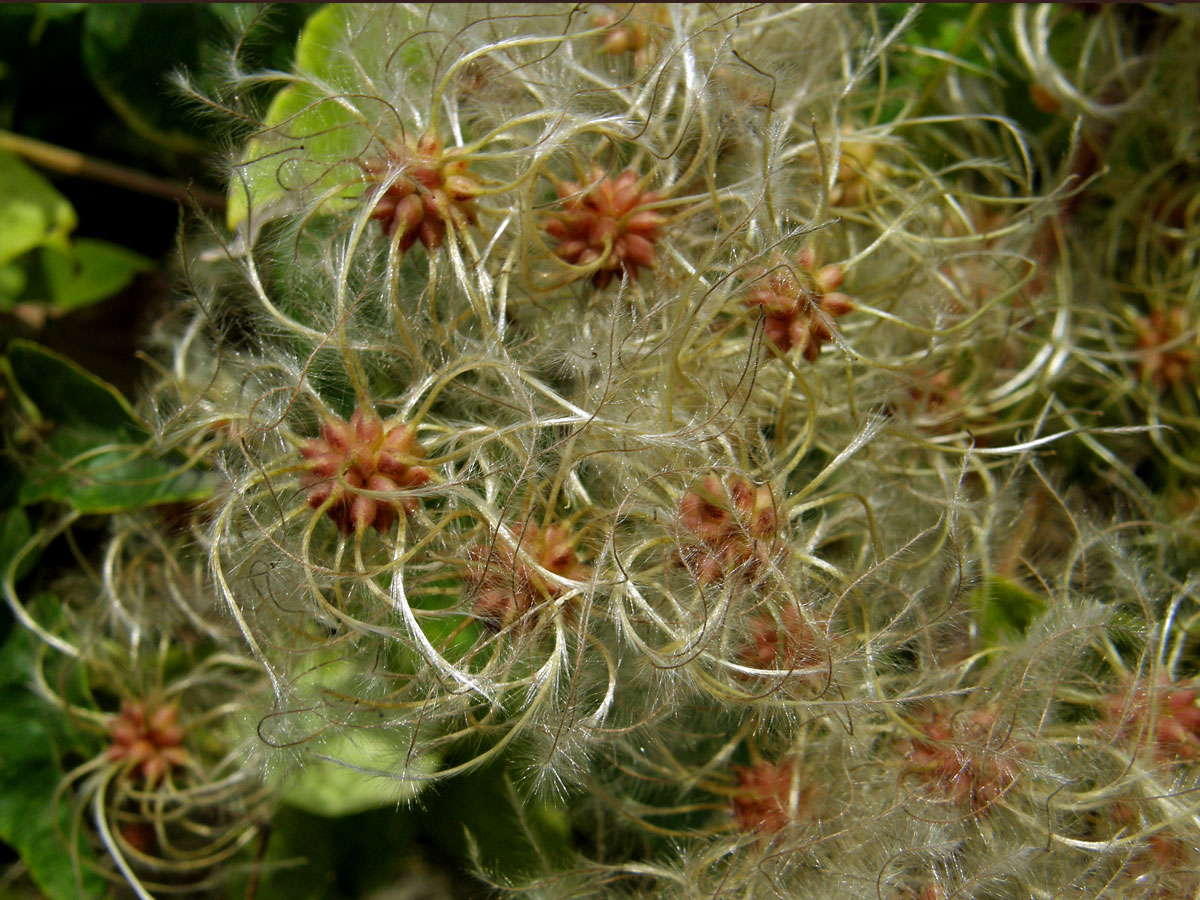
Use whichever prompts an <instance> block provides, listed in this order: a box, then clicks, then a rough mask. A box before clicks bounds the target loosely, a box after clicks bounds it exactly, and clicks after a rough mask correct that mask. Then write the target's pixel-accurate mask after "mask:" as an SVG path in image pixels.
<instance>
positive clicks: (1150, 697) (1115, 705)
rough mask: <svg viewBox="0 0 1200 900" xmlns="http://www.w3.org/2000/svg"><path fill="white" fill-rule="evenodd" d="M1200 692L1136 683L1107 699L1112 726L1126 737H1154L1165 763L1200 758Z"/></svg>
mask: <svg viewBox="0 0 1200 900" xmlns="http://www.w3.org/2000/svg"><path fill="white" fill-rule="evenodd" d="M1198 698H1200V690H1197V688H1195V687H1176V686H1174V685H1171V684H1170V683H1163V684H1161V685H1160V686H1159V687H1158V688H1157V689H1156V688H1154V687H1152V686H1150V687H1148V686H1147V685H1145V684H1140V683H1135V684H1132V685H1130V686H1129V687H1128V688H1127V689H1126V690H1124V691H1123V692H1121V693H1118V694H1113V695H1111V696H1109V697H1107V698H1106V699H1105V703H1104V709H1105V712H1106V713H1107V715H1108V717H1109V720H1110V722H1113V723H1114V724H1115V725H1116V726H1117V728H1118V730H1119V731H1120V732H1121V733H1123V734H1126V735H1141V734H1144V733H1145V732H1147V731H1150V733H1151V734H1152V735H1153V740H1154V746H1155V750H1156V752H1157V753H1158V756H1159V757H1160V758H1161V759H1163V760H1172V759H1187V760H1194V759H1197V758H1200V705H1197V702H1196V701H1197V699H1198Z"/></svg>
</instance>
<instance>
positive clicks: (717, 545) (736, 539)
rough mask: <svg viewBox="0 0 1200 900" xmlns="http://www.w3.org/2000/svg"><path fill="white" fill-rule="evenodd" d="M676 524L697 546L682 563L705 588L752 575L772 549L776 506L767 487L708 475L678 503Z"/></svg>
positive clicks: (737, 477) (686, 551) (685, 553)
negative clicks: (739, 574) (739, 572)
mask: <svg viewBox="0 0 1200 900" xmlns="http://www.w3.org/2000/svg"><path fill="white" fill-rule="evenodd" d="M679 524H681V525H682V526H683V527H684V528H686V529H687V530H688V531H690V532H692V533H693V534H694V535H695V536H696V537H697V538H698V539H699V542H698V543H697V544H695V545H693V546H691V547H688V548H685V549H684V551H683V554H682V556H683V559H684V560H685V561H686V562H687V564H688V565H689V566H690V567H692V569H693V570H694V571H695V572H696V573H697V574H698V575H699V577H700V580H701V581H703V582H705V583H709V582H714V581H720V580H721V579H723V578H725V577H726V576H727V575H729V574H730V573H732V572H733V571H735V570H738V569H741V570H743V571H745V572H746V573H747V574H754V572H756V571H757V570H758V568H759V566H760V565H761V564H762V563H763V562H764V561H765V559H766V557H767V556H768V555H769V554H770V553H771V552H772V551H773V549H774V547H775V543H776V542H775V540H774V537H775V531H776V516H775V501H774V498H773V497H772V496H771V489H770V488H769V487H767V486H766V485H755V484H754V483H752V482H751V481H750V480H749V479H748V478H743V477H742V476H740V475H731V476H729V477H728V478H727V479H726V480H725V483H724V484H722V483H721V479H720V478H718V477H717V476H716V475H707V476H705V478H704V480H703V481H702V482H701V483H700V484H699V485H698V486H697V487H695V488H693V489H692V490H690V491H688V492H687V493H686V494H684V495H683V498H682V499H681V500H680V501H679Z"/></svg>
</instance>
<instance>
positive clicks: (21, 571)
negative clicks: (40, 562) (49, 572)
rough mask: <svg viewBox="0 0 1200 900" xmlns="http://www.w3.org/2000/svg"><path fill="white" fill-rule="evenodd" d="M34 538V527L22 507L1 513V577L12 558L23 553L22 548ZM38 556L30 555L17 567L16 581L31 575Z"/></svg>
mask: <svg viewBox="0 0 1200 900" xmlns="http://www.w3.org/2000/svg"><path fill="white" fill-rule="evenodd" d="M32 537H33V526H32V525H31V524H30V523H29V516H27V515H26V514H25V510H23V509H21V508H20V507H13V508H12V509H6V510H4V511H3V512H0V577H3V575H4V573H5V572H7V571H8V566H9V563H10V562H11V561H12V558H13V557H14V556H16V555H17V554H18V553H20V552H21V548H22V547H24V546H25V545H26V544H27V543H29V539H30V538H32ZM35 562H37V555H36V554H33V553H30V554H27V555H26V556H25V558H24V559H22V560H21V562H20V564H19V565H18V566H17V571H16V574H15V577H14V581H20V580H21V579H22V578H24V577H25V576H26V575H28V574H29V570H30V569H32V568H33V564H34V563H35Z"/></svg>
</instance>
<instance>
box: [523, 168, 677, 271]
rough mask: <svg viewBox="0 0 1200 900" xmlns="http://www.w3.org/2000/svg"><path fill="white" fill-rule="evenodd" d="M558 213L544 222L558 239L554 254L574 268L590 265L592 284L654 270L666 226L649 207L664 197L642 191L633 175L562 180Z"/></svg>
mask: <svg viewBox="0 0 1200 900" xmlns="http://www.w3.org/2000/svg"><path fill="white" fill-rule="evenodd" d="M558 196H559V198H560V199H561V201H562V211H561V212H557V213H554V214H552V215H551V216H550V217H549V218H547V219H546V222H545V224H544V226H543V227H544V228H545V230H546V232H547V233H548V234H550V235H551V236H553V237H556V238H558V240H559V244H558V247H557V248H555V251H554V252H555V254H557V255H558V256H559V257H560V258H561V259H564V260H566V261H567V262H569V263H571V264H572V265H576V266H594V269H595V271H594V272H593V274H592V281H593V283H594V284H595V285H596V286H597V287H599V288H604V287H607V286H608V285H609V283H611V282H612V280H613V278H615V277H618V276H619V275H621V274H622V273H624V274H627V275H628V276H629V278H630V280H633V279H636V278H637V275H638V269H639V268H642V267H645V268H653V267H654V265H655V263H656V262H657V261H658V254H657V252H656V251H655V249H654V245H655V243H656V242H657V241H658V238H659V232H660V230H661V229H662V227H663V225H664V224H665V221H666V220H665V219H664V218H663V217H662V215H661V214H659V213H658V212H656V211H655V210H653V209H645V208H644V207H646V206H647V205H649V204H651V203H656V202H658V201H659V200H661V199H662V195H660V194H656V193H653V192H651V191H643V190H642V189H641V187H640V185H639V179H638V176H637V174H636V173H635V172H632V171H629V170H626V171H624V172H622V173H621V174H620V175H618V176H617V177H616V178H612V177H610V176H608V175H606V174H605V173H604V171H603V170H601V169H595V170H593V172H592V176H591V180H590V181H589V182H588V184H587V185H581V184H579V183H578V182H575V181H564V182H562V183H560V184H559V185H558Z"/></svg>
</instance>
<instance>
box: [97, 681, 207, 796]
mask: <svg viewBox="0 0 1200 900" xmlns="http://www.w3.org/2000/svg"><path fill="white" fill-rule="evenodd" d="M178 720H179V709H178V707H176V706H175V704H173V703H166V704H163V705H161V706H150V705H148V704H146V703H141V702H133V701H128V700H127V701H125V702H124V703H122V704H121V711H120V712H119V713H118V714H117V715H115V716H113V717H112V719H110V720H109V723H108V737H109V740H110V741H111V743H110V744H109V747H108V752H107V754H106V756H107V758H108V759H109V760H110V761H112V762H120V763H124V764H125V765H126V766H128V767H129V770H130V771H132V772H136V773H138V774H139V775H140V776H141V777H142V779H143V780H144V781H145V782H146V783H147V784H149V785H153V784H156V783H157V782H158V781H159V780H160V779H161V778H162V777H163V776H164V775H166V774H167V773H168V772H170V771H171V770H172V769H175V768H178V767H179V766H183V765H186V763H187V761H188V754H187V750H185V749H184V747H183V739H184V731H183V729H182V728H181V727H180V726H179V721H178Z"/></svg>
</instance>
